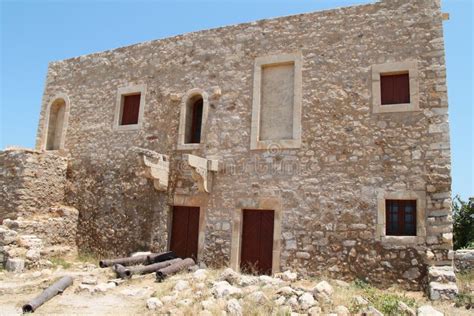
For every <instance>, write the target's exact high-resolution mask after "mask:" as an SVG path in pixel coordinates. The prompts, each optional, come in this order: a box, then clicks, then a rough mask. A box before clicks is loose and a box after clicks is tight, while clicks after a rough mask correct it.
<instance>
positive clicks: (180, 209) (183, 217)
mask: <svg viewBox="0 0 474 316" xmlns="http://www.w3.org/2000/svg"><path fill="white" fill-rule="evenodd" d="M199 213H200V210H199V207H191V206H174V207H173V221H172V225H171V242H170V250H171V251H174V253H176V255H177V256H178V257H180V258H183V259H184V258H193V259H194V260H196V259H197V253H198V239H199Z"/></svg>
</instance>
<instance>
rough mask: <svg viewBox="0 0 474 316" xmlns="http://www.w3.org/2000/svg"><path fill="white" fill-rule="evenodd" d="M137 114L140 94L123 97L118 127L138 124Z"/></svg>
mask: <svg viewBox="0 0 474 316" xmlns="http://www.w3.org/2000/svg"><path fill="white" fill-rule="evenodd" d="M139 113H140V94H131V95H123V96H122V113H121V115H120V117H121V119H120V125H133V124H138V115H139Z"/></svg>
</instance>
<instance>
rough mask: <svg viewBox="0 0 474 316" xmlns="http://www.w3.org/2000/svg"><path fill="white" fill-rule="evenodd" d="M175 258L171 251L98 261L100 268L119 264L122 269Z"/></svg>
mask: <svg viewBox="0 0 474 316" xmlns="http://www.w3.org/2000/svg"><path fill="white" fill-rule="evenodd" d="M174 258H176V254H175V253H174V252H172V251H167V252H161V253H151V254H149V255H140V256H134V257H124V258H116V259H104V260H100V261H99V266H100V267H101V268H106V267H112V266H113V265H114V264H121V265H123V266H124V267H127V266H134V265H138V264H151V263H157V262H161V261H166V260H170V259H174Z"/></svg>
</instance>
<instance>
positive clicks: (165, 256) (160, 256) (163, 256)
mask: <svg viewBox="0 0 474 316" xmlns="http://www.w3.org/2000/svg"><path fill="white" fill-rule="evenodd" d="M177 257H178V256H176V254H175V253H174V252H173V251H167V252H162V253H152V254H149V255H148V256H147V264H152V263H158V262H163V261H168V260H171V259H176V258H177Z"/></svg>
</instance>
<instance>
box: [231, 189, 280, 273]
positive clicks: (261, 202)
mask: <svg viewBox="0 0 474 316" xmlns="http://www.w3.org/2000/svg"><path fill="white" fill-rule="evenodd" d="M245 209H255V210H273V211H274V212H275V213H274V219H273V249H272V274H275V273H278V272H280V262H281V224H282V209H283V207H282V202H281V199H280V198H278V197H262V198H257V199H255V198H242V199H239V200H238V201H237V205H236V208H235V210H234V213H233V214H232V238H231V250H230V267H231V268H232V269H233V270H234V271H237V272H239V271H240V256H241V253H242V249H241V246H242V225H243V210H245Z"/></svg>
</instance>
